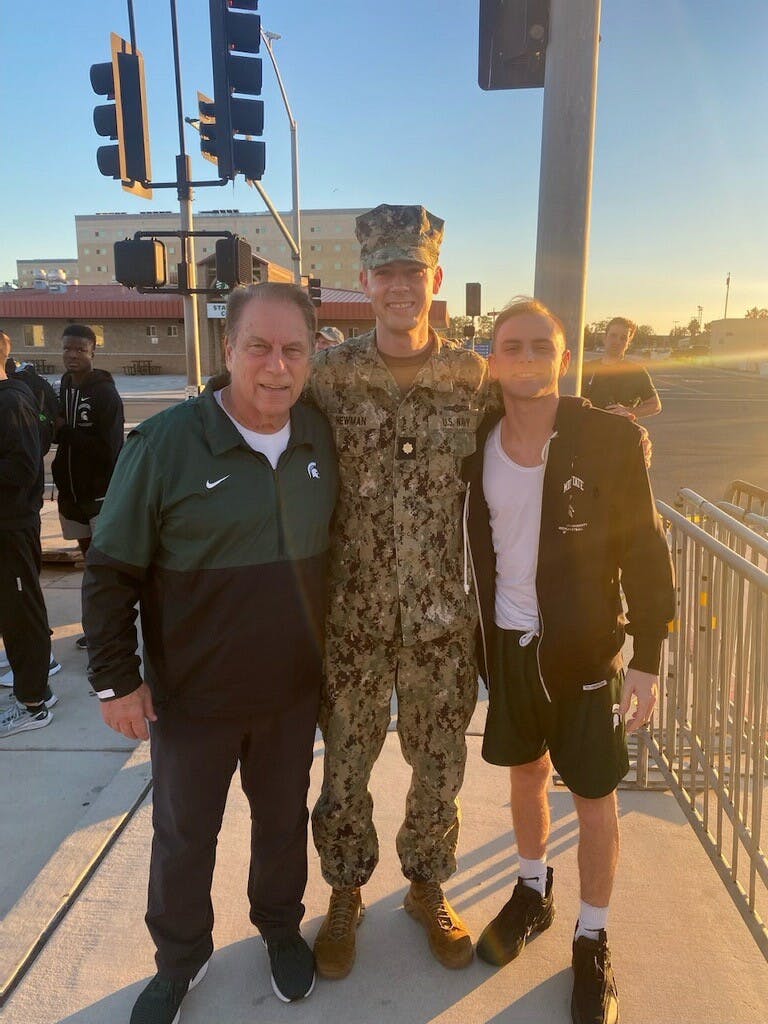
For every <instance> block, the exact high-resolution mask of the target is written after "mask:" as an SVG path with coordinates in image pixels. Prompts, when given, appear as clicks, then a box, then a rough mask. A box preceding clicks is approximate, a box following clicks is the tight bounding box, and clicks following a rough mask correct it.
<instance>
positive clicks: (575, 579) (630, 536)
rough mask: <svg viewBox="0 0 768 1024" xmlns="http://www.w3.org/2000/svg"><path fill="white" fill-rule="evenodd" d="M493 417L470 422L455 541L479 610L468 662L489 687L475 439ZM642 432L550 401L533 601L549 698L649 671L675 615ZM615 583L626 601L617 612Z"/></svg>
mask: <svg viewBox="0 0 768 1024" xmlns="http://www.w3.org/2000/svg"><path fill="white" fill-rule="evenodd" d="M502 416H503V410H495V411H493V412H490V413H488V415H487V416H486V417H485V419H484V420H483V422H482V423H481V425H480V429H479V431H478V439H477V449H476V451H475V453H474V455H471V456H470V457H469V458H467V459H466V460H465V464H464V478H465V479H466V480H467V484H468V486H467V497H466V502H465V540H466V542H467V543H468V546H469V556H470V559H471V565H472V571H473V573H474V577H475V590H476V593H477V596H478V605H479V610H480V635H479V637H478V640H479V663H480V667H481V674H482V675H483V678H484V679H485V680H486V682H487V683H488V684H489V685H492V679H491V674H492V671H493V664H492V657H493V655H492V650H493V634H494V631H495V628H496V627H495V624H494V622H495V616H494V604H495V584H496V557H495V554H494V550H493V541H492V536H491V526H490V521H489V513H488V506H487V504H486V501H485V496H484V494H483V462H484V457H485V442H486V440H487V438H488V435H489V433H490V431H491V429H492V428H493V427H494V426H495V424H496V423H498V421H499V420H500V419H501V417H502ZM641 436H642V435H641V432H640V430H639V428H638V427H637V426H636V425H635V424H634V423H633V422H631V421H630V420H629V419H625V418H622V417H620V416H615V415H613V414H612V413H608V412H603V411H602V410H600V409H593V408H592V406H591V405H590V404H589V402H587V401H586V400H584V399H581V398H569V397H561V398H560V402H559V404H558V409H557V415H556V418H555V428H554V432H553V435H552V438H551V440H550V442H549V447H548V454H547V459H546V469H545V471H544V491H543V497H542V509H541V532H540V536H539V556H538V567H537V573H536V595H537V599H538V604H539V617H540V625H541V631H540V635H539V637H538V640H537V655H538V662H539V674H540V676H541V680H542V684H543V686H544V688H545V691H546V693H547V695H548V696H549V697H552V696H553V695H554V694H557V693H567V692H574V691H576V690H577V689H580V688H581V687H582V686H584V685H585V684H588V683H592V682H598V681H599V680H602V679H605V678H607V677H608V676H610V675H613V674H614V673H616V672H617V671H618V670H619V669H620V668H621V664H622V661H621V648H622V646H623V643H624V634H625V626H626V632H629V633H631V634H632V636H633V638H634V654H633V657H632V662H631V667H633V668H636V669H639V670H641V671H643V672H650V673H654V674H655V673H658V671H659V658H660V654H661V645H662V642H663V640H664V638H665V637H666V635H667V624H668V623H669V622H670V621H671V620H672V619H673V618H674V613H675V595H674V583H673V575H672V562H671V559H670V554H669V549H668V547H667V542H666V538H665V536H664V532H663V528H662V524H661V520H660V518H659V515H658V513H657V511H656V506H655V504H654V500H653V494H652V492H651V485H650V482H649V480H648V471H647V469H646V466H645V458H644V454H643V448H642V441H641ZM619 584H621V588H622V589H623V591H624V595H625V597H626V600H627V609H628V610H627V615H626V616H625V615H624V613H623V609H622V602H621V596H620V593H619Z"/></svg>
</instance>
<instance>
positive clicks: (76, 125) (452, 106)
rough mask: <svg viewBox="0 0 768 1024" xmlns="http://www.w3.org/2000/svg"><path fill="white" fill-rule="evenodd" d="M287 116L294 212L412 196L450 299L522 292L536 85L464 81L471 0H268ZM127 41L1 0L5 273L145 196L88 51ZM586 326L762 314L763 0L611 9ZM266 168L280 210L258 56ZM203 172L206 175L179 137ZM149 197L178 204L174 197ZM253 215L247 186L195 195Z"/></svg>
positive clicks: (155, 58)
mask: <svg viewBox="0 0 768 1024" xmlns="http://www.w3.org/2000/svg"><path fill="white" fill-rule="evenodd" d="M259 10H260V13H261V16H262V21H263V25H264V27H265V28H268V29H270V30H271V31H274V32H279V33H280V34H281V35H282V37H283V38H282V39H281V40H280V41H279V42H277V43H276V44H275V45H276V52H277V55H278V60H279V62H280V69H281V72H282V75H283V78H284V81H285V84H286V88H287V90H288V94H289V97H290V99H291V103H292V105H293V108H294V113H295V115H296V118H297V120H298V123H299V132H300V157H301V195H302V205H303V206H305V207H313V208H314V207H333V206H339V207H370V206H375V205H377V204H378V203H381V202H389V203H423V204H424V205H426V206H427V207H428V208H429V209H430V210H432V211H433V212H434V213H436V214H438V215H439V216H441V217H443V218H445V221H446V236H445V244H444V248H443V259H442V262H443V265H444V268H445V275H446V277H445V284H444V286H443V297H444V298H447V299H448V303H449V309H450V310H451V312H453V313H462V312H463V305H464V283H465V282H466V281H480V282H481V284H482V285H483V307H484V309H485V310H488V309H491V308H497V309H498V308H499V307H500V306H501V305H502V304H503V303H504V302H506V301H507V300H508V299H509V298H510V297H512V296H513V295H515V294H519V293H529V292H530V291H531V290H532V288H533V270H534V258H535V247H536V215H537V195H538V174H539V155H540V145H541V110H542V95H543V94H542V91H541V90H525V91H511V92H495V93H485V92H483V91H481V90H480V89H479V87H478V85H477V34H478V29H477V21H478V4H477V3H476V2H474V0H439V2H438V0H407V2H406V0H393V2H391V3H389V4H369V3H361V2H360V0H354V2H352V0H335V2H334V3H311V2H308V0H261V3H260V5H259ZM135 11H136V30H137V40H138V45H139V48H140V49H141V50H142V52H143V53H144V55H145V58H146V68H147V83H148V92H149V104H150V122H151V142H152V163H153V171H154V175H155V177H158V178H163V179H164V180H168V179H169V178H171V177H172V176H173V158H174V155H175V153H176V152H177V150H178V138H177V129H176V124H175V117H176V104H175V97H174V90H173V78H172V54H171V44H170V14H169V5H168V4H166V3H164V2H163V0H136V2H135ZM178 12H179V24H180V32H181V53H182V75H183V86H184V106H185V113H186V114H188V115H190V116H194V115H195V114H196V112H197V100H196V94H197V90H198V89H200V90H202V91H204V92H209V93H210V91H211V87H212V86H211V60H210V41H209V25H208V4H207V2H205V0H179V2H178ZM112 31H114V32H117V33H118V34H120V35H123V36H126V37H127V36H128V18H127V14H126V5H125V3H124V2H119V0H78V2H77V3H73V4H62V3H59V2H53V0H45V2H38V3H34V4H12V5H11V4H3V5H2V12H1V13H0V33H2V38H3V40H4V42H5V46H4V48H3V49H4V55H3V61H2V62H0V108H1V109H2V118H1V120H0V123H1V124H2V134H1V135H0V138H1V139H2V150H3V157H4V159H3V161H2V164H1V165H0V203H2V240H3V244H2V254H1V258H0V280H5V279H9V280H10V279H11V278H13V277H15V260H16V259H17V258H50V257H56V258H64V257H74V256H76V247H75V228H74V215H75V214H76V213H91V212H95V211H115V210H123V211H137V210H144V209H148V208H149V204H147V203H145V202H142V201H141V200H138V199H135V198H134V197H133V196H129V195H127V194H126V193H124V192H123V191H122V190H121V189H120V187H119V184H118V183H116V182H113V181H112V180H111V179H107V178H104V177H102V176H101V175H100V174H99V172H98V170H97V168H96V162H95V152H96V148H97V146H98V145H99V144H100V143H101V141H102V140H100V139H98V137H97V136H96V134H95V131H94V129H93V125H92V109H93V106H94V105H95V104H96V103H98V102H99V99H98V98H97V97H95V96H94V95H93V93H92V92H91V88H90V83H89V68H90V65H91V64H92V63H95V62H98V61H102V60H106V59H108V57H109V33H110V32H112ZM601 31H602V44H601V49H600V68H599V92H598V107H597V133H596V151H595V177H594V186H593V205H592V235H591V247H590V264H589V279H588V289H587V319H588V320H589V321H593V320H598V319H603V318H605V317H608V316H612V315H614V314H624V315H628V316H630V317H632V318H633V319H636V320H638V321H640V322H642V323H649V324H651V325H652V326H653V327H654V328H655V330H656V331H657V333H667V332H668V331H669V329H670V328H671V327H672V326H673V325H674V323H675V322H679V323H681V324H687V322H688V320H689V319H690V318H691V317H692V316H695V315H696V312H697V307H698V306H702V307H703V319H704V321H705V322H706V321H708V320H712V319H716V318H719V317H721V316H722V315H723V303H724V300H725V279H726V274H727V273H728V272H729V271H730V273H731V292H730V300H729V312H730V314H731V315H737V316H742V315H743V313H744V311H745V310H746V309H747V308H748V307H751V306H755V305H757V306H768V273H766V271H767V269H768V268H767V267H766V239H767V238H768V212H767V205H768V204H767V202H766V199H767V196H766V184H765V182H766V167H768V135H767V133H766V129H765V124H766V110H768V76H766V74H765V46H766V41H767V40H768V5H766V4H765V3H764V2H762V0H742V2H740V3H739V4H724V3H722V2H717V3H716V2H714V0H654V2H649V3H637V2H636V0H603V10H602V23H601ZM264 78H265V89H264V99H265V103H266V115H265V116H266V128H265V135H264V138H265V140H266V143H267V172H266V175H265V178H264V182H263V183H264V186H265V187H266V189H267V191H268V192H269V194H270V196H271V197H272V199H273V201H274V202H275V203H276V205H277V206H278V207H279V208H280V209H286V208H287V207H288V206H289V204H290V197H291V189H290V162H289V132H288V125H287V120H286V116H285V112H284V109H283V106H282V101H281V100H280V97H279V94H278V92H277V87H276V84H275V81H274V76H273V74H272V70H271V67H270V66H269V63H268V60H267V58H266V55H265V65H264ZM187 146H188V149H189V151H190V152H191V153H192V154H193V155H194V167H193V170H194V174H195V176H197V177H205V178H209V177H211V176H212V173H211V172H212V167H211V165H210V164H209V163H207V162H205V161H203V160H202V159H200V157H199V148H198V138H197V135H196V133H195V132H194V131H192V130H191V129H189V130H188V132H187ZM152 206H153V207H154V208H155V209H171V208H173V209H176V208H177V203H176V197H175V193H174V192H173V191H167V192H165V193H163V192H160V193H158V192H156V193H155V199H154V200H153V202H152ZM222 207H226V208H238V209H240V210H254V211H262V210H263V209H264V206H263V203H262V200H261V198H260V197H259V195H258V194H257V193H256V192H255V191H254V190H253V189H251V188H249V187H248V186H247V185H246V184H245V183H243V182H242V181H238V182H237V184H236V185H234V186H231V185H230V186H228V187H226V188H223V189H200V190H199V191H198V193H197V196H196V208H198V209H212V208H222Z"/></svg>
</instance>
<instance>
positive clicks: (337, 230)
mask: <svg viewBox="0 0 768 1024" xmlns="http://www.w3.org/2000/svg"><path fill="white" fill-rule="evenodd" d="M334 231H335V232H336V234H337V235H340V234H341V224H337V225H336V227H335V228H334Z"/></svg>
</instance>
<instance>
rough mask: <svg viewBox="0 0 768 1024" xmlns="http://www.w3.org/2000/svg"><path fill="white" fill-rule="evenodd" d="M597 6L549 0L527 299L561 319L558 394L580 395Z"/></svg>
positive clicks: (590, 1) (589, 1)
mask: <svg viewBox="0 0 768 1024" xmlns="http://www.w3.org/2000/svg"><path fill="white" fill-rule="evenodd" d="M599 35H600V0H551V6H550V23H549V43H548V45H547V59H546V70H545V79H544V112H543V118H542V133H541V174H540V184H539V222H538V235H537V240H536V275H535V283H534V294H535V295H536V298H538V299H540V300H541V301H542V302H544V303H545V304H546V305H547V306H549V307H550V308H551V309H552V311H553V312H555V313H557V315H558V316H559V317H560V319H561V320H562V321H563V324H564V325H565V330H566V341H567V343H568V347H569V348H570V350H571V367H570V369H569V371H568V376H567V378H566V380H565V381H564V382H563V387H562V390H563V392H564V393H569V394H574V395H578V394H579V393H580V392H581V369H582V363H583V358H584V307H585V302H586V284H587V257H588V253H589V223H590V212H591V202H592V164H593V156H594V137H595V109H596V103H597V54H598V43H599Z"/></svg>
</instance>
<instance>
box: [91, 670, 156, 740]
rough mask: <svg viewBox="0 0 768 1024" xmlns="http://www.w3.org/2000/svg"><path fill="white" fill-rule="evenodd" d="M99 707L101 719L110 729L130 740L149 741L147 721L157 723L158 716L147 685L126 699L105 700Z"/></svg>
mask: <svg viewBox="0 0 768 1024" xmlns="http://www.w3.org/2000/svg"><path fill="white" fill-rule="evenodd" d="M99 705H100V707H101V717H102V718H103V719H104V721H105V722H106V723H107V725H108V726H109V728H110V729H114V730H115V732H120V733H122V734H123V736H125V737H126V739H129V740H148V739H149V729H148V728H147V719H149V721H150V722H156V721H157V715H156V714H155V707H154V705H153V703H152V694H151V693H150V692H149V687H148V686H147V684H146V683H142V684H141V686H140V687H139V688H138V690H134V691H133V693H129V694H127V695H126V696H125V697H117V698H116V699H115V700H103V701H100V702H99Z"/></svg>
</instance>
